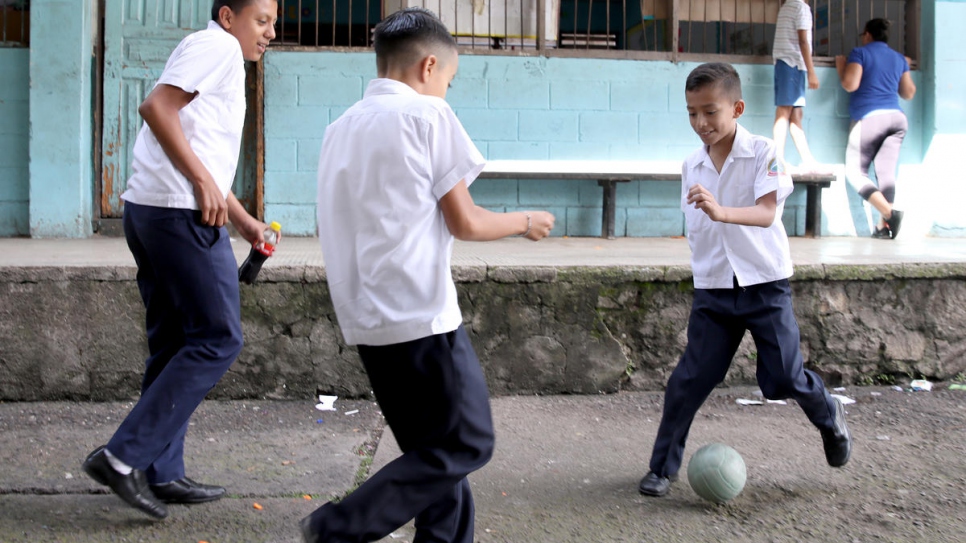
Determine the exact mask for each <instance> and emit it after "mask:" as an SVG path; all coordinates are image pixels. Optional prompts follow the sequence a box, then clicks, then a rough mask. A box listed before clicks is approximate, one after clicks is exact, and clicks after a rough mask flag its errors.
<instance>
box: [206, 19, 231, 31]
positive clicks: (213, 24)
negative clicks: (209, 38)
mask: <svg viewBox="0 0 966 543" xmlns="http://www.w3.org/2000/svg"><path fill="white" fill-rule="evenodd" d="M216 28H217V29H218V30H221V31H222V32H227V30H225V29H224V28H222V27H221V25H220V24H218V22H217V21H208V30H214V29H216Z"/></svg>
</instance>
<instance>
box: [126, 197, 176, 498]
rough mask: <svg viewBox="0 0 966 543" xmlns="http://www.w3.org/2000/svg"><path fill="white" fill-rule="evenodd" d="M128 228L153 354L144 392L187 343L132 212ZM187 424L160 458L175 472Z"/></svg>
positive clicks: (161, 476)
mask: <svg viewBox="0 0 966 543" xmlns="http://www.w3.org/2000/svg"><path fill="white" fill-rule="evenodd" d="M137 207H138V206H137V205H136V204H135V205H127V206H126V208H125V210H126V211H127V210H132V212H133V213H134V214H135V216H137V215H138V211H135V210H136V209H137ZM124 228H125V238H126V239H127V245H128V248H129V249H130V250H131V254H132V255H134V261H135V263H136V264H137V266H138V273H137V283H138V290H139V291H140V293H141V300H142V302H144V307H145V310H146V311H145V313H146V314H145V330H146V331H147V336H148V353H149V354H148V358H147V360H146V361H145V365H144V376H143V377H142V379H141V394H142V395H143V394H144V393H145V392H146V391H147V390H148V388H149V387H150V386H151V385H152V384H153V383H154V380H155V379H157V377H158V375H160V374H161V372H162V371H163V370H164V368H165V366H167V364H168V361H169V360H171V358H172V357H174V355H175V354H177V353H178V351H179V350H181V348H182V347H183V346H184V344H185V338H184V329H183V326H182V323H181V321H180V319H179V317H178V311H177V310H176V309H175V307H174V304H173V302H172V300H171V297H170V296H169V295H168V291H167V289H165V288H163V285H161V286H159V285H158V279H157V277H156V275H155V271H154V269H153V268H152V266H151V259H150V257H149V256H148V252H147V249H146V248H145V247H144V245H143V243H141V239H140V238H139V237H138V235H137V229H136V228H135V227H134V224H133V219H132V217H131V215H130V213H125V220H124ZM187 428H188V423H187V422H186V423H185V424H184V425H183V426H182V427H181V429H180V430H179V431H178V433H177V435H176V436H175V437H174V439H173V440H172V442H171V443H170V444H169V445H168V446H167V447H166V448H165V450H164V452H162V454H161V456H160V457H159V458H158V460H156V462H157V463H158V465H161V466H168V469H169V470H170V471H173V472H175V473H184V436H185V432H186V431H187ZM145 475H146V476H147V480H148V483H150V484H157V483H166V482H169V481H173V480H175V479H177V478H179V477H178V476H177V475H174V476H173V477H172V478H170V479H167V478H166V477H168V476H169V475H168V474H165V473H158V472H157V471H156V470H155V469H154V468H152V467H149V468H148V469H147V470H146V471H145Z"/></svg>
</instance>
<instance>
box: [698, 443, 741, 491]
mask: <svg viewBox="0 0 966 543" xmlns="http://www.w3.org/2000/svg"><path fill="white" fill-rule="evenodd" d="M746 477H747V473H746V472H745V461H744V460H742V459H741V455H740V454H738V451H736V450H734V449H732V448H731V447H729V446H727V445H725V444H723V443H711V444H710V445H705V446H704V447H701V448H700V449H698V450H697V451H695V453H694V454H693V455H691V461H690V462H688V483H690V484H691V488H692V489H694V492H695V494H697V495H698V496H701V497H702V498H704V499H706V500H708V501H710V502H714V503H718V504H721V503H725V502H726V501H728V500H730V499H732V498H734V497H735V496H737V495H738V494H740V493H741V490H742V489H743V488H744V487H745V478H746Z"/></svg>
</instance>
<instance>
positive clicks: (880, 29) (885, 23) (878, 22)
mask: <svg viewBox="0 0 966 543" xmlns="http://www.w3.org/2000/svg"><path fill="white" fill-rule="evenodd" d="M890 26H892V23H890V22H889V19H870V20H869V22H867V23H865V31H866V32H868V33H869V35H870V36H872V39H873V40H874V41H886V42H887V41H889V27H890Z"/></svg>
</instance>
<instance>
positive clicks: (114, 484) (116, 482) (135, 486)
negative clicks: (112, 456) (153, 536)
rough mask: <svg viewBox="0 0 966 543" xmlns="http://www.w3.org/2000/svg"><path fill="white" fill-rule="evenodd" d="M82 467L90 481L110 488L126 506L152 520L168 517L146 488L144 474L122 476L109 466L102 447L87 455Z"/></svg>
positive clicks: (166, 509) (133, 471)
mask: <svg viewBox="0 0 966 543" xmlns="http://www.w3.org/2000/svg"><path fill="white" fill-rule="evenodd" d="M82 467H83V468H84V472H86V473H87V474H88V475H90V477H91V479H94V480H95V481H97V482H98V483H100V484H102V485H107V486H109V487H111V490H113V491H114V493H115V494H117V495H118V497H119V498H121V499H122V500H124V501H125V502H126V503H127V504H128V505H130V506H132V507H136V508H137V509H140V510H141V511H144V512H145V513H147V514H149V515H151V516H152V517H154V518H164V517H166V516H168V508H167V507H165V506H164V504H163V503H161V502H160V501H158V499H157V498H155V497H154V494H152V493H151V489H149V488H148V480H147V478H146V477H145V476H144V472H143V471H141V470H139V469H135V470H132V471H131V473H128V474H127V475H122V474H121V473H120V472H118V471H117V470H115V469H114V468H113V467H112V466H111V463H110V461H108V459H107V452H105V450H104V447H98V448H97V449H95V450H94V452H92V453H91V454H89V455H88V456H87V459H86V460H84V464H83V465H82Z"/></svg>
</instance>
